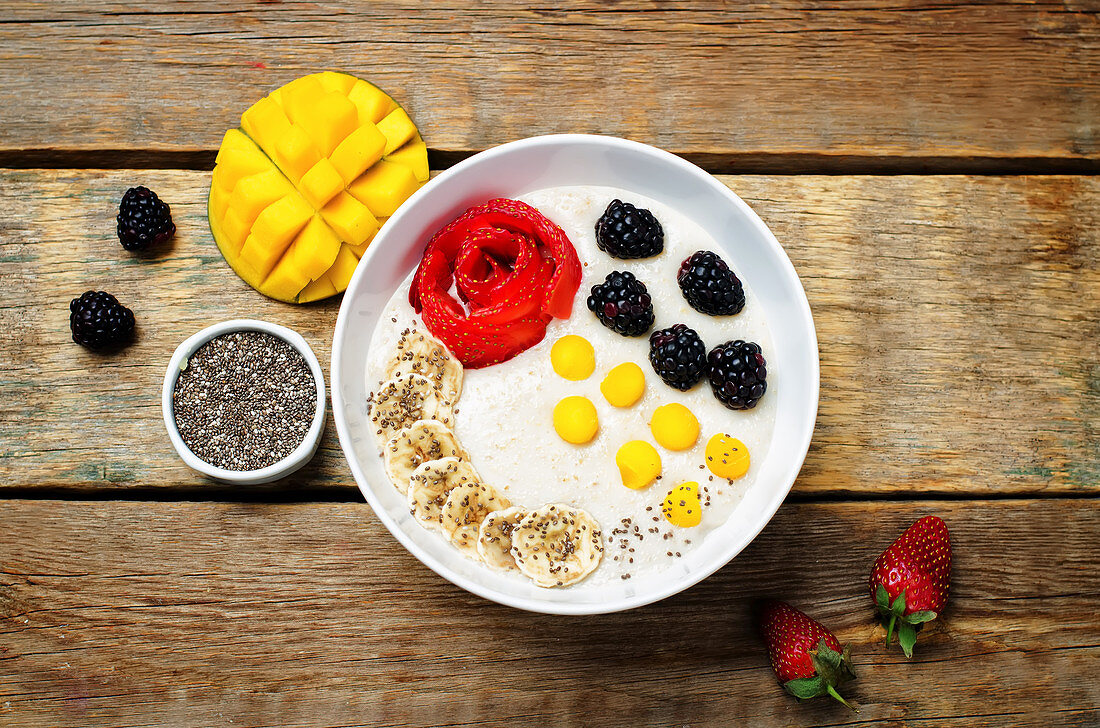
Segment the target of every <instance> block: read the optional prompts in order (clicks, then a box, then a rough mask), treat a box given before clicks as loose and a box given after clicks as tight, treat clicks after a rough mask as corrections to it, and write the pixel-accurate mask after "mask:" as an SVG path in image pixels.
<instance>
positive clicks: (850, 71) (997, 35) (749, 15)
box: [0, 0, 1100, 171]
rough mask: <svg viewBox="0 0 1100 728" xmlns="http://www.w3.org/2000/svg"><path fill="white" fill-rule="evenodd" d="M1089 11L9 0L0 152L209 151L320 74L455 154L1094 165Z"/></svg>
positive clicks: (1098, 96) (1076, 3)
mask: <svg viewBox="0 0 1100 728" xmlns="http://www.w3.org/2000/svg"><path fill="white" fill-rule="evenodd" d="M1098 12H1100V5H1097V3H1096V2H1095V0H1072V1H1071V2H1054V1H1053V0H1040V1H1038V2H1023V1H1017V0H1009V1H1008V2H997V3H985V2H958V3H947V4H936V3H932V4H928V3H925V4H918V3H909V2H906V3H899V4H890V3H884V2H881V0H858V1H857V2H844V3H835V2H816V1H815V2H800V1H798V0H781V1H780V2H747V3H728V2H720V1H718V0H710V1H707V2H693V3H655V2H654V3H641V4H628V3H619V2H611V3H608V2H590V1H589V0H570V1H568V2H561V3H552V4H550V5H547V6H545V7H521V6H519V5H517V4H515V3H508V2H501V1H499V0H495V1H493V2H484V3H477V4H474V5H471V4H470V3H465V2H453V1H452V0H440V1H436V2H431V3H420V2H371V3H354V2H329V3H314V2H277V3H256V4H252V3H248V4H246V3H212V2H183V1H181V0H174V1H171V2H162V3H158V4H157V5H156V7H149V8H144V7H140V6H137V7H135V6H133V5H130V4H123V3H118V2H111V1H107V0H101V1H98V2H97V1H94V0H83V1H81V2H70V3H51V2H41V1H34V0H19V1H17V2H14V3H7V4H6V5H5V13H4V14H5V18H4V22H3V23H2V24H0V86H2V87H3V88H4V89H5V91H6V92H7V95H8V97H9V98H11V99H18V103H9V104H4V105H2V106H0V152H12V151H19V150H23V149H37V150H53V151H58V150H102V149H117V150H131V149H142V150H162V151H165V150H172V151H183V152H192V151H195V150H212V149H215V148H216V147H217V144H218V142H219V140H220V137H221V133H222V131H223V130H224V129H225V128H227V127H230V126H235V125H236V124H237V119H238V118H239V116H240V113H241V112H242V111H243V110H244V109H245V108H246V107H247V106H248V104H249V103H251V102H252V101H254V100H255V99H257V98H259V97H260V96H262V95H263V94H265V93H266V92H268V91H269V90H271V89H272V88H274V87H275V86H277V85H279V84H282V83H285V82H286V81H289V80H290V79H292V78H295V77H297V76H299V75H302V74H305V73H309V72H312V71H317V70H324V69H337V70H346V71H349V72H352V73H356V74H360V75H362V76H366V77H369V78H370V79H371V80H373V81H375V82H376V83H378V84H379V85H381V86H382V87H383V88H385V89H387V90H388V91H390V92H391V93H393V94H394V95H395V96H396V97H397V98H398V99H400V101H401V102H402V103H403V104H405V105H406V106H407V107H408V108H409V109H410V110H411V111H412V113H413V114H414V117H415V119H416V120H417V122H418V123H419V124H420V125H421V128H422V130H423V131H424V135H425V138H426V139H427V140H428V143H429V146H431V147H432V148H433V149H438V150H446V151H452V152H454V151H457V152H464V151H476V150H480V149H483V148H485V147H487V146H491V145H494V144H498V143H501V142H505V141H511V140H513V139H517V138H522V137H527V136H531V135H535V134H543V133H550V132H596V133H603V134H613V135H618V136H626V137H630V138H633V139H638V140H641V141H646V142H651V143H654V144H657V145H659V146H662V147H664V148H668V149H672V150H674V151H678V152H683V153H695V154H700V155H705V157H706V158H707V159H709V160H711V163H712V164H713V165H715V166H714V167H712V168H716V169H725V170H727V171H736V167H734V168H733V169H730V165H731V164H732V165H736V164H738V163H740V162H745V163H749V164H754V163H758V162H759V160H760V159H762V158H766V157H768V156H771V155H785V156H788V157H791V158H793V159H795V160H796V161H795V162H793V163H792V164H793V165H794V167H795V168H798V167H799V166H800V165H801V166H803V167H805V166H810V167H813V166H815V165H817V166H819V167H820V166H829V165H830V160H836V159H840V160H843V159H845V158H850V159H851V160H852V163H853V164H862V163H869V164H879V163H881V162H882V160H883V159H894V160H896V161H900V162H904V160H906V159H920V158H928V159H931V160H933V161H934V163H938V164H950V160H953V159H954V160H964V161H965V160H978V162H979V166H980V160H983V159H984V160H996V159H1008V160H1011V159H1017V158H1019V159H1033V158H1045V159H1055V160H1092V161H1093V162H1095V161H1096V160H1098V159H1100V141H1098V135H1097V119H1100V52H1098V49H1100V19H1098ZM594 69H598V73H593V70H594ZM5 157H6V158H9V159H13V160H16V159H17V158H18V155H17V154H15V155H12V154H5ZM799 158H802V159H803V162H798V161H797V160H798V159H799ZM73 166H78V165H76V164H73ZM994 166H995V165H994ZM1094 167H1095V165H1093V168H1094ZM908 168H909V169H912V168H913V167H912V165H910V166H909V167H908Z"/></svg>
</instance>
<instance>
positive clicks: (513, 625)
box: [0, 501, 1100, 728]
mask: <svg viewBox="0 0 1100 728" xmlns="http://www.w3.org/2000/svg"><path fill="white" fill-rule="evenodd" d="M925 513H938V514H940V515H942V516H943V518H944V519H945V520H946V521H947V522H948V524H949V526H950V528H951V532H952V539H953V542H954V549H955V554H956V558H955V564H954V569H953V585H952V596H951V601H950V602H949V605H948V608H947V610H946V612H945V613H944V615H943V617H942V618H941V619H940V620H937V621H936V622H933V623H932V624H931V625H930V628H929V629H927V630H926V631H925V632H923V633H922V634H921V635H920V638H919V641H918V644H917V650H916V656H915V657H914V659H913V660H912V661H911V662H910V661H907V660H905V658H904V657H902V655H901V653H900V650H898V648H897V646H896V645H895V646H894V647H893V648H892V649H889V650H888V649H886V648H885V647H884V646H883V644H882V640H883V637H884V633H883V630H882V628H881V627H879V626H876V625H875V620H874V617H873V614H872V611H873V610H872V609H871V603H870V599H869V597H868V595H867V592H866V578H867V572H868V571H869V569H870V564H871V563H872V562H873V561H874V558H875V556H877V554H878V552H879V551H880V550H881V549H883V548H885V546H886V545H887V544H888V543H889V542H890V540H892V539H893V538H894V536H895V535H896V534H897V533H899V532H900V531H901V530H902V529H904V528H905V527H906V526H907V525H908V524H909V523H910V522H912V521H913V520H915V519H916V518H917V517H919V516H920V515H923V514H925ZM1054 524H1058V535H1057V537H1054V536H1053V534H1052V532H1051V528H1052V526H1053V525H1054ZM4 527H5V528H4V530H5V535H4V537H3V543H4V548H3V551H2V552H0V722H2V723H3V724H4V725H5V726H12V727H13V728H14V727H15V726H37V725H58V724H66V725H107V724H110V725H114V726H123V725H156V724H159V723H170V724H172V725H178V726H184V725H194V726H207V725H229V724H232V725H239V726H261V725H263V726H269V725H270V726H275V725H278V726H300V725H301V726H304V725H340V726H350V725H357V726H358V725H388V726H413V725H425V726H427V725H431V726H441V725H456V726H458V725H462V726H466V725H519V724H523V725H561V726H593V725H599V726H631V727H633V726H649V725H653V726H657V725H665V726H667V725H692V726H696V725H698V726H705V725H731V724H733V723H736V724H738V725H760V724H763V723H764V722H767V724H769V725H772V724H774V725H791V726H826V725H830V726H831V725H855V724H864V725H866V724H873V725H889V726H945V725H946V726H952V725H958V726H969V727H971V728H978V727H981V726H999V727H1002V728H1003V727H1007V726H1024V725H1027V726H1037V725H1045V726H1089V725H1095V724H1096V721H1097V719H1098V718H1100V684H1098V683H1097V682H1096V681H1094V680H1088V679H1083V678H1084V676H1085V675H1087V674H1088V673H1089V672H1091V671H1092V668H1094V667H1095V664H1096V661H1097V658H1098V657H1100V643H1098V641H1097V636H1098V634H1100V616H1098V614H1100V577H1098V572H1097V571H1096V569H1095V564H1096V563H1097V561H1098V560H1100V539H1098V538H1097V536H1098V535H1100V508H1098V507H1097V504H1096V502H1095V501H1000V502H997V503H986V504H982V505H981V506H973V505H971V504H967V503H946V502H927V503H921V504H911V503H908V504H907V503H894V504H870V503H834V504H798V505H787V506H784V507H783V508H781V509H780V511H779V513H778V515H777V517H776V518H775V519H774V520H773V522H772V523H771V524H770V525H769V526H768V527H767V529H766V530H765V531H764V532H763V533H762V534H761V535H760V536H759V537H758V538H757V539H756V541H755V542H754V543H753V544H752V545H751V546H750V547H749V548H748V549H747V550H746V551H745V552H744V553H742V554H741V555H740V556H739V557H738V558H737V559H735V560H734V562H733V563H732V564H731V565H729V566H727V567H726V568H725V569H722V570H721V571H720V572H718V573H717V574H715V575H714V576H712V577H711V578H709V579H707V580H706V581H704V582H703V583H701V584H699V585H697V586H696V587H693V588H692V589H690V590H688V591H686V592H684V593H682V594H680V595H678V596H675V597H672V598H670V599H668V600H665V601H664V602H661V603H658V604H656V605H651V606H649V607H644V608H641V609H637V610H633V611H630V612H627V613H624V614H620V615H603V616H596V617H570V618H562V617H551V616H546V615H536V614H529V613H525V612H519V611H517V610H513V609H510V608H507V607H502V606H499V605H496V604H492V603H489V602H486V601H483V600H481V599H479V598H477V597H474V596H472V595H470V594H468V593H466V592H464V591H462V590H460V589H458V588H457V587H454V586H452V585H450V584H449V583H447V582H445V581H444V580H443V579H441V578H440V577H438V576H436V575H435V574H433V573H432V572H430V571H429V570H428V569H426V568H424V567H423V566H422V565H421V564H420V563H419V562H417V561H415V560H414V559H413V557H412V556H410V555H409V554H408V553H407V552H406V551H404V550H403V549H402V548H401V546H400V545H399V544H398V543H397V542H396V541H395V540H394V539H393V538H392V537H391V536H390V535H389V534H388V533H387V532H386V531H385V529H384V527H383V526H381V524H379V523H378V522H377V520H376V519H375V518H374V516H373V514H372V513H371V511H370V509H369V507H368V506H366V505H360V504H295V505H261V504H252V505H243V504H200V503H177V504H167V503H119V502H115V503H90V502H49V501H7V502H5V503H4ZM762 597H777V598H785V599H789V600H791V601H793V602H794V603H795V604H798V605H801V606H803V607H805V608H806V609H807V610H808V611H810V612H811V613H812V614H813V615H814V616H815V617H817V618H819V619H820V620H822V621H823V622H824V623H825V624H827V625H829V626H830V627H832V628H833V629H834V630H835V631H836V632H837V634H838V637H840V639H841V640H842V641H846V642H851V643H852V645H853V648H854V653H855V664H856V668H857V671H858V673H859V676H860V679H859V680H858V682H856V683H854V684H853V685H852V686H851V689H850V690H849V691H848V692H849V693H850V695H851V696H852V697H854V698H855V699H856V700H858V701H860V702H861V703H862V705H863V709H862V712H861V713H860V714H859V715H855V714H852V713H849V712H848V711H847V709H845V708H843V707H841V706H839V705H831V704H829V703H827V702H818V703H814V704H804V705H799V704H797V703H796V702H795V701H794V699H793V698H789V697H788V696H786V695H785V694H784V693H783V692H782V690H781V689H780V688H779V686H778V685H777V684H776V682H775V678H774V676H773V675H772V673H771V669H770V667H769V666H768V662H767V656H766V651H765V650H764V647H763V644H762V643H760V642H759V641H758V638H757V637H756V635H755V631H754V629H753V627H752V618H751V611H752V605H753V603H754V600H755V599H757V598H762ZM731 721H732V722H731ZM754 721H759V722H754Z"/></svg>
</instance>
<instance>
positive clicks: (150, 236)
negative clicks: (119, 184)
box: [117, 187, 176, 250]
mask: <svg viewBox="0 0 1100 728" xmlns="http://www.w3.org/2000/svg"><path fill="white" fill-rule="evenodd" d="M117 220H118V242H120V243H122V247H124V248H126V249H127V250H145V249H146V248H148V247H149V246H151V245H159V244H160V243H163V242H165V241H166V240H168V238H170V237H172V235H173V234H175V232H176V226H175V224H174V223H173V222H172V209H171V208H170V207H168V205H167V204H166V203H164V202H162V201H161V199H160V198H159V197H157V193H156V192H153V191H152V190H151V189H149V188H148V187H131V188H130V189H128V190H126V194H125V195H123V196H122V202H121V203H119V206H118V218H117Z"/></svg>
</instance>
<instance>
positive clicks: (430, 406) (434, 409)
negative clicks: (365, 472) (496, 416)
mask: <svg viewBox="0 0 1100 728" xmlns="http://www.w3.org/2000/svg"><path fill="white" fill-rule="evenodd" d="M454 402H455V401H454V398H452V397H451V396H450V395H449V394H447V393H446V392H445V391H443V388H442V387H441V386H438V385H435V384H432V382H431V380H429V379H428V378H427V377H423V376H421V375H419V374H402V375H401V376H400V377H394V378H393V379H388V380H386V381H385V382H382V384H381V386H380V387H379V388H378V393H377V394H375V396H374V402H373V404H372V405H371V408H370V420H371V422H372V423H373V424H374V434H375V435H376V436H377V437H378V442H379V444H381V445H383V446H384V445H385V444H386V443H388V442H389V441H390V440H392V439H393V437H394V436H395V435H396V434H397V433H398V432H400V431H401V430H403V429H405V428H406V427H411V426H412V425H413V424H414V423H415V422H416V421H417V420H437V421H439V422H442V423H443V424H444V425H446V426H448V427H450V426H451V425H452V424H454Z"/></svg>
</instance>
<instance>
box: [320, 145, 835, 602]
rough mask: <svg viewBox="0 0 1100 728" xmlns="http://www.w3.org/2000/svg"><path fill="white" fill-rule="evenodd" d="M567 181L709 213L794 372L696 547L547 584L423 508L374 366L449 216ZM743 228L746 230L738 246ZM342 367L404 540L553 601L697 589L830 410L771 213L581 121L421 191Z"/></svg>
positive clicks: (364, 284) (375, 484)
mask: <svg viewBox="0 0 1100 728" xmlns="http://www.w3.org/2000/svg"><path fill="white" fill-rule="evenodd" d="M562 185H605V186H612V187H620V188H624V189H627V190H630V191H632V192H635V193H637V194H640V195H645V196H647V197H651V198H653V199H656V200H658V201H660V202H664V203H666V204H668V205H670V206H672V207H673V208H675V209H677V210H678V211H679V212H681V213H683V214H685V215H687V217H689V218H691V219H692V220H694V221H695V222H696V223H698V224H699V225H701V226H702V227H703V229H704V230H706V231H707V232H708V233H709V234H710V235H711V236H712V237H713V238H714V239H715V241H717V243H718V245H719V247H721V248H723V249H724V253H726V254H727V255H728V256H729V257H730V258H732V259H734V260H735V261H736V266H737V268H738V272H739V273H742V274H743V275H744V277H745V279H746V280H748V281H749V282H750V285H751V286H752V290H753V291H754V293H755V294H756V297H757V298H758V300H759V302H760V304H761V305H762V306H764V307H766V310H767V316H768V322H769V326H770V327H771V334H772V342H773V352H772V354H771V357H774V359H773V361H774V362H775V365H778V366H779V367H781V368H782V386H781V387H775V388H773V389H769V390H768V395H767V396H769V397H778V403H777V407H776V421H775V434H774V436H773V441H772V445H771V448H770V450H769V452H768V453H767V454H766V455H765V456H764V459H763V462H762V466H761V471H760V476H759V480H758V482H757V483H758V484H757V485H756V486H755V487H753V488H751V489H750V490H749V491H748V492H747V493H746V494H745V497H744V499H743V500H742V502H741V503H740V504H739V505H738V506H737V507H736V509H735V510H734V512H733V513H732V514H731V515H730V518H729V520H728V521H727V522H726V523H725V524H724V525H723V526H722V527H720V528H718V529H715V530H714V531H712V532H711V533H710V534H708V535H707V537H706V538H705V539H703V542H702V543H701V544H699V546H698V548H697V549H696V550H695V551H694V552H692V553H689V554H687V555H685V558H684V559H683V560H681V561H678V562H677V563H676V564H675V565H674V566H672V567H670V568H669V569H668V570H667V571H663V572H661V573H660V574H658V575H654V576H652V577H651V578H634V579H631V580H629V581H623V582H621V583H615V584H605V585H597V586H587V585H586V584H585V582H581V583H580V584H577V585H575V586H573V587H570V588H568V589H540V588H538V587H535V586H534V585H532V584H531V583H530V582H528V581H527V580H525V579H523V578H522V577H519V576H513V575H509V574H504V573H501V572H496V571H493V570H491V569H489V568H488V567H485V566H483V565H480V564H477V563H475V562H473V561H470V560H468V559H465V558H463V557H462V556H460V555H459V553H458V551H457V550H455V549H454V548H453V547H451V546H450V545H449V544H447V543H445V542H444V541H443V539H442V538H440V537H439V536H438V535H437V534H435V533H431V532H429V531H427V530H425V529H423V528H421V527H420V526H419V525H417V524H416V523H415V522H414V521H413V520H412V518H411V517H410V515H409V513H408V509H407V506H406V503H405V499H404V497H403V496H401V494H400V493H398V492H397V490H396V489H395V488H394V487H393V486H392V485H391V484H390V482H389V480H388V478H387V477H386V473H385V471H384V470H383V468H382V461H381V458H379V457H378V446H377V444H376V442H375V439H374V435H373V433H372V432H371V427H370V422H369V420H368V418H367V405H366V394H367V393H366V391H365V383H364V366H365V361H366V355H367V347H368V345H369V342H370V339H371V334H372V333H373V331H374V328H375V324H376V322H377V320H378V317H379V315H380V314H381V312H382V310H383V309H384V308H385V306H386V303H387V301H388V299H389V298H390V296H391V295H392V294H393V291H394V290H395V289H396V288H397V286H398V285H399V284H400V283H401V281H402V280H404V278H405V277H406V276H407V275H408V274H409V273H410V272H411V271H412V270H413V269H414V268H415V267H416V265H417V263H418V262H419V259H420V255H421V253H422V252H423V249H424V244H425V243H426V242H427V240H428V239H429V238H430V237H431V235H432V234H433V233H434V232H435V231H436V230H438V229H439V228H440V227H441V226H442V225H443V224H445V223H447V222H448V221H450V220H451V219H453V218H454V217H456V216H457V215H459V214H460V213H461V212H463V211H464V210H465V209H466V208H467V207H469V206H471V205H474V204H478V203H481V202H484V201H485V200H487V199H489V198H492V197H515V196H517V195H521V194H524V193H526V192H530V191H532V190H537V189H541V188H545V187H557V186H562ZM731 241H736V245H737V248H736V252H733V247H732V243H731ZM580 295H581V296H582V298H583V295H584V294H583V293H581V294H580ZM581 310H583V306H582V307H581ZM769 368H771V367H769ZM331 373H332V409H333V414H334V416H335V419H336V428H337V430H338V431H339V433H340V444H341V445H342V447H343V449H344V454H345V455H346V456H347V460H348V464H349V465H350V466H351V471H352V473H353V474H354V475H355V480H356V482H357V483H358V484H359V488H360V489H361V490H362V491H363V495H365V496H366V499H367V501H368V502H369V503H370V505H371V507H372V508H373V509H374V511H375V513H376V514H377V515H378V517H379V519H381V521H382V523H384V524H385V525H386V527H387V528H388V529H389V530H390V532H391V533H393V535H394V536H395V537H396V538H397V540H398V541H400V542H401V543H402V544H403V545H404V546H405V548H407V549H408V550H409V551H410V552H412V554H413V555H414V556H416V557H417V558H418V559H420V560H421V561H422V562H424V564H425V565H427V566H428V567H429V568H430V569H432V570H433V571H435V572H436V573H437V574H439V575H440V576H443V577H444V578H446V579H448V580H450V581H451V582H453V583H454V584H457V585H458V586H460V587H462V588H464V589H467V590H469V591H471V592H473V593H474V594H478V595H480V596H482V597H485V598H486V599H491V600H493V601H495V602H500V603H501V604H507V605H511V606H513V607H518V608H521V609H528V610H531V611H537V612H546V613H552V614H597V613H603V612H615V611H620V610H623V609H629V608H631V607H637V606H640V605H643V604H648V603H650V602H655V601H657V600H658V599H663V598H665V597H667V596H669V595H671V594H675V593H677V592H679V591H681V590H683V589H686V588H687V587H689V586H691V585H693V584H695V583H697V582H699V581H700V580H702V579H704V578H706V577H707V576H709V575H710V574H712V573H714V572H715V571H716V570H718V569H719V568H721V567H722V566H723V565H725V564H726V563H727V562H729V561H730V559H732V558H733V557H734V556H736V555H737V554H738V553H739V552H740V551H741V550H742V549H743V548H745V546H747V545H748V544H749V542H750V541H752V539H753V538H754V537H755V536H756V534H758V533H759V532H760V531H761V529H763V528H764V526H765V525H766V524H767V523H768V521H769V520H770V519H771V517H772V515H773V514H774V513H775V511H776V509H778V508H779V505H780V504H781V503H782V502H783V499H784V498H785V497H786V495H787V492H788V491H789V490H790V488H791V485H792V484H793V483H794V480H795V477H796V476H797V475H798V471H799V469H800V468H801V467H802V462H803V460H804V459H805V457H806V451H807V449H808V448H809V445H810V437H811V435H812V434H813V429H814V421H815V419H816V416H817V399H818V355H817V336H816V334H815V332H814V324H813V319H812V318H811V316H810V307H809V304H808V303H807V301H806V294H805V293H804V292H803V290H802V285H801V284H800V283H799V280H798V276H797V274H796V273H795V270H794V266H792V265H791V262H790V260H789V259H788V258H787V255H786V254H785V253H784V252H783V249H782V248H781V247H780V246H779V243H778V242H777V241H776V239H775V236H773V235H772V234H771V231H769V230H768V228H767V226H766V225H765V224H764V223H763V221H761V220H760V218H759V217H757V215H756V214H755V213H754V212H753V211H752V210H751V209H750V208H749V206H748V205H746V204H745V203H744V202H743V201H742V200H741V198H739V197H738V196H737V195H735V194H733V193H732V192H730V191H729V189H728V188H726V187H725V186H724V185H722V184H721V183H720V182H718V181H717V180H715V179H714V178H713V177H712V176H710V175H709V174H707V173H706V172H704V171H703V170H701V169H699V168H698V167H696V166H695V165H693V164H691V163H689V162H686V161H684V160H683V159H680V158H679V157H676V156H675V155H672V154H669V153H668V152H664V151H662V150H660V149H655V148H653V147H650V146H647V145H645V144H639V143H637V142H631V141H626V140H623V139H616V138H612V137H601V136H589V135H580V134H562V135H552V136H543V137H534V138H531V139H524V140H522V141H517V142H512V143H510V144H504V145H502V146H499V147H496V148H494V149H490V150H488V151H485V152H482V153H480V154H477V155H475V156H473V157H471V158H469V159H467V160H465V161H463V162H461V163H459V164H457V165H455V166H454V167H452V168H451V169H449V170H447V171H445V172H443V173H442V174H440V175H439V176H438V177H436V178H435V179H433V180H432V181H431V182H429V183H428V184H426V185H425V186H424V187H423V188H422V189H421V190H420V191H418V192H417V193H416V194H415V195H413V196H412V197H411V198H409V200H408V201H407V202H406V203H405V204H404V205H402V206H401V209H400V210H398V212H397V213H396V214H395V215H394V216H393V217H391V218H390V219H389V221H388V222H387V223H386V226H385V227H384V228H383V229H382V232H380V233H379V235H378V237H376V238H375V239H374V242H373V243H371V246H370V248H369V249H368V251H367V254H366V255H365V256H364V257H363V260H362V262H361V264H360V265H359V267H358V269H357V270H356V272H355V275H354V276H353V277H352V280H351V284H350V285H349V286H348V289H347V292H346V293H345V294H344V301H343V305H342V306H341V307H340V316H339V318H338V319H337V321H336V331H335V335H334V337H333V343H332V368H331ZM637 576H641V575H636V577H637Z"/></svg>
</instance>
